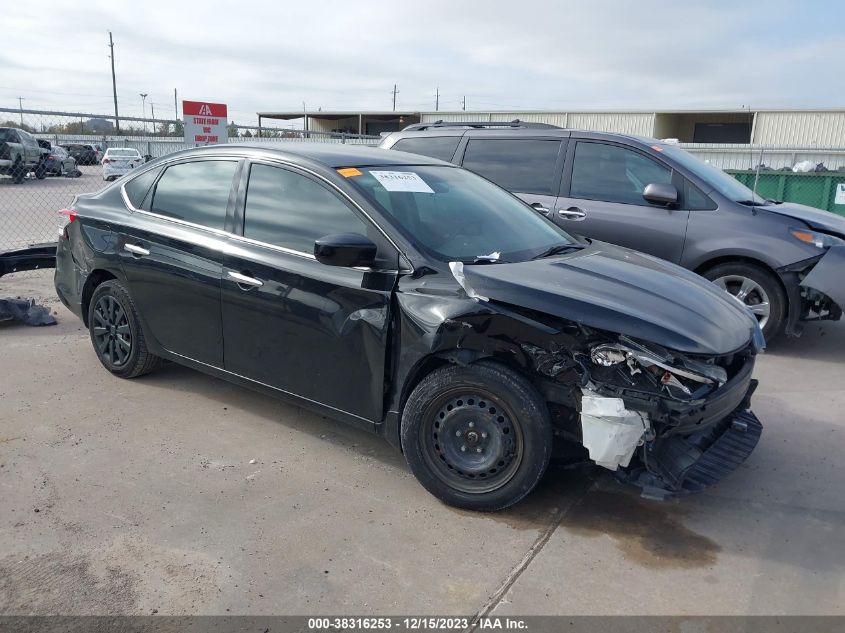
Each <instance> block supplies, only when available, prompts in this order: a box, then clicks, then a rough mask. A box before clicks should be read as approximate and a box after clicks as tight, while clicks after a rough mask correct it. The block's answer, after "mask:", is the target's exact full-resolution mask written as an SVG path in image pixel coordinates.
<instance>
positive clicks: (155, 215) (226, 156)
mask: <svg viewBox="0 0 845 633" xmlns="http://www.w3.org/2000/svg"><path fill="white" fill-rule="evenodd" d="M232 159H234V160H238V161H240V160H247V161H248V162H249V164H250V166H251V165H252V164H253V163H261V162H265V163H268V162H269V163H278V164H280V165H284V166H286V167H293V168H295V169H298V170H301V171H304V172H306V173H308V174H310V175H312V176H314V177H315V178H317V179H318V180H320V181H321V182H324V183H325V184H327V185H329V186H330V187H331V188H332V189H333V190H335V191H337V192H338V193H339V194H340V195H341V197H342V198H343V199H344V200H346V201H348V202H349V203H350V204H352V206H354V207H355V208H356V209H358V210H359V211H360V212H361V213H362V214H363V215H364V217H365V218H367V220H369V221H370V224H372V225H373V226H374V227H376V229H378V231H379V233H381V234H382V235H383V236H384V238H385V239H386V240H387V241H388V242H389V243H390V245H391V246H393V248H394V249H396V252H397V254H399V255H400V256H402V258H403V259H404V260H405V261H406V262H408V264H409V265H410V266H411V268H410V269H406V268H401V267H400V268H399V270H398V271H397V272H399V273H401V274H411V273H413V272H414V266H413V264H411V261H410V260H409V259H408V256H407V255H406V254H405V253H404V251H402V249H401V248H399V246H398V245H397V244H396V242H395V241H394V240H393V238H391V237H390V235H388V234H387V232H386V231H385V230H384V229H383V228H382V227H381V226H380V225H379V223H378V222H376V221H375V220H374V219H373V217H372V216H371V215H370V214H369V213H367V212H366V211H365V210H364V208H363V207H362V206H361V205H360V204H358V203H357V202H355V200H353V199H352V198H350V197H349V195H348V194H347V193H346V192H345V191H343V189H341V188H340V187H338V186H337V185H336V184H335V183H333V182H332V181H330V180H329V179H328V178H326V177H325V176H323V175H321V174H319V173H317V172H315V171H314V170H312V169H309V168H308V167H305V166H303V165H299V164H297V163H294V162H291V161H289V160H285V159H283V158H278V157H275V156H270V157H267V156H261V157H260V158H253V157H251V156H244V155H239V154H215V155H214V156H208V157H204V156H202V155H199V156H197V155H192V156H178V157H173V158H171V159H165V160H164V161H162V162H161V163H157V164H156V165H154V166H151V167H150V168H149V169H145V170H144V171H141V172H139V173H138V174H135V175H133V177H132V178H130V179H129V180H127V181H126V182H123V183H121V185H120V195H121V197H122V198H123V204H124V205H126V208H127V209H128V210H129V211H130V212H131V213H142V214H144V215H146V216H149V217H152V218H160V219H162V220H167V221H169V222H174V223H176V224H180V225H182V226H187V227H190V228H195V229H200V230H203V231H208V232H209V233H214V234H215V235H222V236H224V237H229V238H232V239H235V240H238V241H243V242H246V243H248V244H255V245H257V246H264V247H266V248H270V249H272V250H276V251H279V252H282V253H287V254H289V255H297V256H299V257H305V258H307V259H313V260H315V261H316V259H317V258H316V257H314V254H313V253H306V252H303V251H297V250H294V249H292V248H286V247H284V246H277V245H276V244H270V243H269V242H263V241H261V240H255V239H252V238H249V237H244V236H243V235H237V234H235V233H232V232H230V231H226V230H223V229H214V228H211V227H208V226H203V225H201V224H195V223H193V222H186V221H185V220H179V219H177V218H170V217H168V216H166V215H161V214H159V213H153V212H152V211H145V210H143V209H136V208H135V207H134V206H133V205H132V203H131V202H130V201H129V195H128V194H127V193H126V185H127V184H128V183H129V182H132V180H134V179H135V178H137V177H139V176H142V175H143V174H145V173H146V172H148V171H151V170H152V169H157V168H162V169H167V168H168V167H170V166H172V164H174V163H180V162H193V161H194V160H232ZM247 186H249V181H247ZM244 210H246V209H245V208H244ZM387 272H393V271H387Z"/></svg>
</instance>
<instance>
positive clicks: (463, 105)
mask: <svg viewBox="0 0 845 633" xmlns="http://www.w3.org/2000/svg"><path fill="white" fill-rule="evenodd" d="M466 109H467V98H466V95H464V98H463V99H462V100H461V110H463V111H464V112H466Z"/></svg>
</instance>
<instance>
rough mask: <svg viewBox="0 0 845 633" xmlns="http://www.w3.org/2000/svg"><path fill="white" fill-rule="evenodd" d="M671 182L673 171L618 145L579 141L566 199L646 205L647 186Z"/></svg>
mask: <svg viewBox="0 0 845 633" xmlns="http://www.w3.org/2000/svg"><path fill="white" fill-rule="evenodd" d="M671 182H672V170H670V169H668V168H667V167H664V166H663V165H661V164H660V163H658V162H657V161H655V160H652V159H650V158H648V157H646V156H644V155H642V154H640V153H639V152H635V151H634V150H631V149H626V148H624V147H620V146H619V145H609V144H607V143H591V142H584V141H579V142H578V144H577V145H576V147H575V160H574V163H573V165H572V184H571V186H570V193H569V196H570V197H571V198H584V199H587V200H601V201H604V202H620V203H623V204H639V205H645V204H647V202H646V201H645V200H644V199H643V190H644V189H645V187H646V185H649V184H652V183H671Z"/></svg>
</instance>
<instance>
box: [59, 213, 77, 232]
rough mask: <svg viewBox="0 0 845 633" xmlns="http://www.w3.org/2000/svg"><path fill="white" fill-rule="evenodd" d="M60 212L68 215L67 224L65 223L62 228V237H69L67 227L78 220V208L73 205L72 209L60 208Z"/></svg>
mask: <svg viewBox="0 0 845 633" xmlns="http://www.w3.org/2000/svg"><path fill="white" fill-rule="evenodd" d="M59 214H60V215H63V216H65V217H67V224H65V225H64V227H63V228H62V237H64V238H65V239H67V238H68V234H67V227H68V226H70V224H71V223H73V222H76V218H77V217H79V216H78V215H77V214H76V209H74V208H73V207H71V208H70V209H59Z"/></svg>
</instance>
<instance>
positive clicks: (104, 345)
mask: <svg viewBox="0 0 845 633" xmlns="http://www.w3.org/2000/svg"><path fill="white" fill-rule="evenodd" d="M93 317H94V322H93V323H92V324H91V326H92V327H91V333H92V336H93V338H94V344H95V346H96V348H97V352H98V353H99V354H100V356H101V357H102V358H103V360H105V361H106V362H107V363H108V364H109V365H111V366H112V367H115V368H117V367H122V366H123V365H125V364H126V361H127V360H128V359H129V355H130V354H131V353H132V330H131V328H130V327H129V318H128V317H127V315H126V310H124V309H123V306H121V305H120V303H119V302H118V300H117V299H115V298H114V297H113V296H112V295H103V296H101V297H100V298H99V299H98V300H97V303H96V304H94V311H93Z"/></svg>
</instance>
